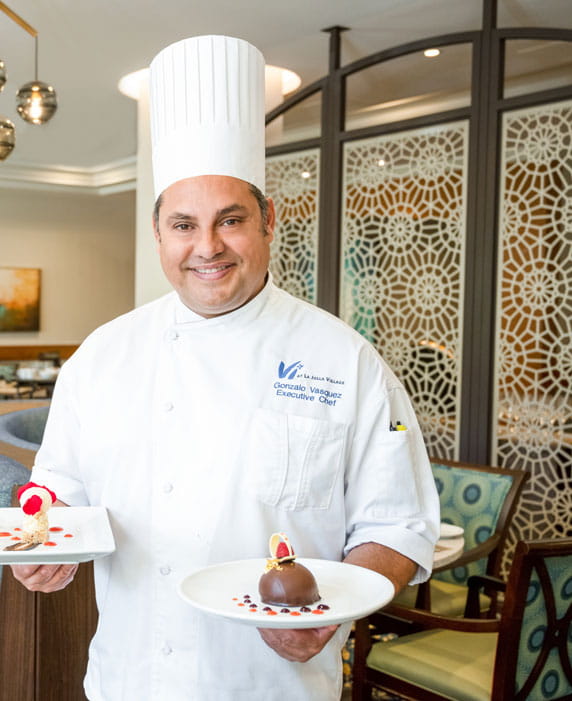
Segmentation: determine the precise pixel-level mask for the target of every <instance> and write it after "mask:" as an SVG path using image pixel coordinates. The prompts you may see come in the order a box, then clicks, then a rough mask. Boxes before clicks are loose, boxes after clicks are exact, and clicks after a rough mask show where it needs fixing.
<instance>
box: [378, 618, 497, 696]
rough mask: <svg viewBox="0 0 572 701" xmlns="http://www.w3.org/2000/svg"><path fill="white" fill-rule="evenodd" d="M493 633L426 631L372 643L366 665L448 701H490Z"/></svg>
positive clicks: (493, 653)
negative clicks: (450, 700) (443, 697)
mask: <svg viewBox="0 0 572 701" xmlns="http://www.w3.org/2000/svg"><path fill="white" fill-rule="evenodd" d="M497 638H498V635H497V634H496V633H478V634H476V633H459V632H457V631H448V630H447V631H446V630H426V631H423V632H421V633H413V634H412V635H406V636H404V637H402V638H397V639H395V640H391V641H388V642H382V643H376V644H375V645H374V646H373V647H372V649H371V652H370V653H369V655H368V658H367V666H368V667H371V668H372V669H376V670H378V671H380V672H384V673H386V674H391V675H392V676H394V677H399V678H400V679H403V680H404V681H409V682H412V683H414V684H417V685H418V686H421V687H423V688H425V689H429V690H431V691H435V692H437V693H439V694H442V695H444V696H446V697H449V698H451V699H452V701H490V697H491V687H492V678H493V666H494V660H495V651H496V645H497Z"/></svg>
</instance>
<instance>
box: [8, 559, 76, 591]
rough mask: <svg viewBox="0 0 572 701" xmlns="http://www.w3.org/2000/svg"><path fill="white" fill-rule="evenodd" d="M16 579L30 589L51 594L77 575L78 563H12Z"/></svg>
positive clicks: (62, 587) (65, 585)
mask: <svg viewBox="0 0 572 701" xmlns="http://www.w3.org/2000/svg"><path fill="white" fill-rule="evenodd" d="M10 567H11V568H12V574H13V575H14V579H16V580H18V582H20V583H21V584H23V585H24V586H25V587H26V589H28V590H29V591H41V592H43V593H44V594H50V593H51V592H53V591H60V589H64V587H67V585H68V584H69V583H70V582H71V581H72V579H73V578H74V577H75V573H76V572H77V568H78V564H77V563H76V564H74V565H10Z"/></svg>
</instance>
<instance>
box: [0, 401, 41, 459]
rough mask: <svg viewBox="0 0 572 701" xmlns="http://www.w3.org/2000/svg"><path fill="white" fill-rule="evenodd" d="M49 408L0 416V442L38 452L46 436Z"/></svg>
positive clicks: (26, 410) (36, 408)
mask: <svg viewBox="0 0 572 701" xmlns="http://www.w3.org/2000/svg"><path fill="white" fill-rule="evenodd" d="M48 411H49V406H39V407H33V408H32V409H22V410H21V411H12V412H10V413H8V414H3V415H2V416H0V441H4V442H5V443H11V444H12V445H15V446H17V447H18V448H26V449H28V450H38V448H39V447H40V443H41V442H42V436H43V435H44V428H45V425H46V420H47V418H48Z"/></svg>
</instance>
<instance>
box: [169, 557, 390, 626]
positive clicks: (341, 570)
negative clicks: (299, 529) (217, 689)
mask: <svg viewBox="0 0 572 701" xmlns="http://www.w3.org/2000/svg"><path fill="white" fill-rule="evenodd" d="M297 562H299V563H300V564H302V565H304V566H305V567H307V568H308V569H309V570H310V571H311V572H312V574H313V575H314V577H315V578H316V582H317V584H318V590H319V592H320V595H321V597H322V598H321V599H320V601H317V602H316V603H315V604H314V605H312V606H310V607H309V608H310V609H311V611H308V612H300V607H299V606H290V607H288V609H289V611H288V612H281V609H283V608H285V607H283V606H271V607H270V609H271V610H272V611H274V612H275V613H273V614H272V613H269V612H268V611H263V608H264V607H265V606H266V604H264V603H262V602H261V601H260V596H259V594H258V580H259V579H260V577H261V575H262V574H264V568H265V565H266V560H265V559H264V558H256V559H251V560H238V561H236V562H225V563H223V564H220V565H211V566H210V567H205V568H204V569H202V570H198V571H197V572H195V573H194V574H191V575H189V576H188V577H186V578H185V579H184V580H183V581H182V582H181V583H180V584H179V594H180V595H181V596H182V598H183V599H184V600H185V601H186V602H187V603H189V604H191V606H194V607H195V608H198V609H200V610H201V611H204V612H205V613H210V614H214V615H217V616H223V617H224V618H228V619H231V620H234V621H237V622H239V623H245V624H248V625H254V626H257V627H258V628H317V627H319V626H326V625H332V624H338V623H345V622H347V621H355V620H356V619H358V618H363V617H364V616H367V615H368V614H370V613H372V612H373V611H376V610H377V609H379V608H381V607H382V606H385V604H387V603H389V602H390V601H391V599H392V598H393V596H394V589H393V584H392V583H391V582H390V581H389V579H387V577H384V576H383V575H381V574H378V573H377V572H374V571H373V570H368V569H366V568H365V567H358V566H356V565H349V564H346V563H343V562H332V561H331V560H315V559H304V558H298V559H297ZM247 595H248V596H249V598H250V602H251V603H253V604H256V608H249V603H248V602H247V603H245V601H244V599H245V597H246V596H247ZM319 604H322V605H323V604H325V605H326V606H328V607H329V608H328V609H327V610H321V613H313V612H314V611H317V610H318V609H317V606H318V605H319Z"/></svg>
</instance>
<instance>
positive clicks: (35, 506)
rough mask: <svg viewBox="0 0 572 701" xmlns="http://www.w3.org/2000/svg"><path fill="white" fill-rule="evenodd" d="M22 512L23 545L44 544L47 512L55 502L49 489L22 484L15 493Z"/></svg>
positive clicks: (46, 536) (38, 485)
mask: <svg viewBox="0 0 572 701" xmlns="http://www.w3.org/2000/svg"><path fill="white" fill-rule="evenodd" d="M17 496H18V500H19V502H20V506H21V507H22V511H23V512H24V521H23V523H22V541H23V542H24V543H45V542H46V541H47V540H48V533H49V523H48V511H49V510H50V508H51V506H52V504H53V503H54V502H55V500H56V495H55V494H54V492H52V490H51V489H48V488H47V487H43V486H42V485H40V484H36V483H35V482H28V483H27V484H24V485H23V486H22V487H20V489H19V490H18V492H17Z"/></svg>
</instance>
